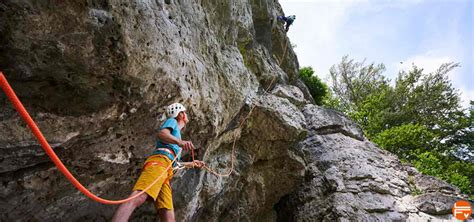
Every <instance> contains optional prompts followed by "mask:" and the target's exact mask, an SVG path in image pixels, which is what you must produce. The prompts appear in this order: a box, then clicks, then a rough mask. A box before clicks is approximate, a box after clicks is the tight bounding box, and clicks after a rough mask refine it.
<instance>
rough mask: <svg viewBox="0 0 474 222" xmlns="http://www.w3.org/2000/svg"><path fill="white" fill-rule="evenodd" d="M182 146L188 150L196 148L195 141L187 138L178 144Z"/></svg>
mask: <svg viewBox="0 0 474 222" xmlns="http://www.w3.org/2000/svg"><path fill="white" fill-rule="evenodd" d="M178 146H180V147H181V148H183V149H184V150H185V151H186V150H191V149H194V145H193V142H191V141H187V140H181V141H180V142H179V144H178Z"/></svg>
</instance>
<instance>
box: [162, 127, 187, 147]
mask: <svg viewBox="0 0 474 222" xmlns="http://www.w3.org/2000/svg"><path fill="white" fill-rule="evenodd" d="M157 137H158V139H160V141H161V142H163V143H167V144H177V145H178V146H180V147H181V148H183V149H184V150H190V149H194V145H193V143H192V142H191V141H186V140H180V139H178V138H176V137H174V136H173V135H171V130H170V129H162V130H161V131H160V132H158V135H157Z"/></svg>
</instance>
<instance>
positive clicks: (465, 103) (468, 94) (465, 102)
mask: <svg viewBox="0 0 474 222" xmlns="http://www.w3.org/2000/svg"><path fill="white" fill-rule="evenodd" d="M460 93H461V105H462V107H464V108H469V102H470V101H471V100H473V101H474V90H468V89H466V88H461V90H460Z"/></svg>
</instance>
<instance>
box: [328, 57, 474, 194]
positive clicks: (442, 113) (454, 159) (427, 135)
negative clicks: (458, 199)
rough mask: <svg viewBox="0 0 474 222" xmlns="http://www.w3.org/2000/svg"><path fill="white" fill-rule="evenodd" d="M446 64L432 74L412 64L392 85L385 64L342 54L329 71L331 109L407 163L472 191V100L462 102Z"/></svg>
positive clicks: (473, 143)
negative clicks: (468, 104) (465, 107)
mask: <svg viewBox="0 0 474 222" xmlns="http://www.w3.org/2000/svg"><path fill="white" fill-rule="evenodd" d="M457 67H459V64H458V63H446V64H443V65H441V66H440V67H439V68H438V69H437V70H436V71H434V72H432V73H424V72H423V69H421V68H418V67H416V66H413V67H412V69H411V70H409V71H408V72H405V71H402V72H400V73H399V74H398V76H397V78H396V79H395V84H394V85H390V80H388V79H386V78H385V77H384V76H383V75H382V73H383V72H384V70H385V67H384V66H383V64H379V65H375V64H374V63H372V64H370V65H364V62H355V61H354V60H351V59H348V57H347V56H345V57H343V58H342V61H341V63H340V64H338V65H334V66H333V67H332V68H331V69H330V75H331V82H330V85H331V89H330V92H332V94H331V95H329V96H328V98H330V99H328V100H329V101H330V102H326V103H325V105H326V106H327V107H329V108H333V109H337V110H339V111H342V112H345V113H346V114H347V115H349V116H350V117H351V118H353V119H354V120H355V121H356V122H357V123H358V124H359V125H360V126H362V128H363V129H364V132H365V134H366V136H367V137H368V138H369V139H370V140H372V141H374V142H375V143H377V144H378V145H379V146H380V147H382V148H384V149H387V150H389V151H390V152H392V153H394V154H397V155H398V156H399V157H400V158H401V159H402V160H404V161H408V162H411V163H412V164H413V165H414V166H415V167H416V168H417V169H418V170H420V172H422V173H425V174H429V175H433V176H436V177H439V178H441V179H444V180H446V181H448V182H450V183H452V184H455V185H457V186H458V187H460V188H461V189H462V190H463V191H464V192H466V193H471V194H473V193H474V185H473V183H474V173H473V172H474V163H473V160H472V159H473V156H474V150H473V147H474V125H473V122H474V115H473V114H474V111H473V107H474V103H473V102H472V101H471V110H470V113H466V112H465V110H463V109H462V108H461V106H460V96H459V94H458V91H457V90H456V89H455V88H454V87H453V86H452V84H451V82H450V81H449V79H448V73H449V72H451V71H452V70H453V69H455V68H457Z"/></svg>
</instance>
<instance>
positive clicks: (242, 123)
mask: <svg viewBox="0 0 474 222" xmlns="http://www.w3.org/2000/svg"><path fill="white" fill-rule="evenodd" d="M287 46H288V41H286V43H285V47H284V50H285V51H284V52H283V56H282V57H281V59H280V61H279V62H278V66H281V64H282V63H283V59H285V54H286V51H287ZM276 77H277V76H276V75H275V76H273V79H272V81H271V82H270V84H269V85H268V87H267V88H266V89H265V93H267V92H268V90H270V88H271V87H272V85H273V83H274V82H275V80H276ZM254 109H255V106H252V108H251V109H250V111H249V113H248V114H247V115H246V116H245V118H244V119H243V120H242V122H241V123H240V125H239V127H238V128H237V129H242V127H243V126H244V123H245V121H247V119H248V118H249V117H250V115H251V114H252V111H253V110H254ZM235 142H237V135H234V141H233V142H232V156H231V158H230V168H229V171H228V172H226V173H218V172H216V171H215V170H213V169H211V168H209V167H208V166H207V165H204V169H206V170H207V171H208V172H209V173H212V174H214V175H216V176H219V177H228V176H230V174H232V172H233V171H234V159H235ZM193 161H194V154H193Z"/></svg>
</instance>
